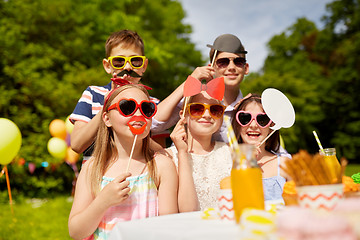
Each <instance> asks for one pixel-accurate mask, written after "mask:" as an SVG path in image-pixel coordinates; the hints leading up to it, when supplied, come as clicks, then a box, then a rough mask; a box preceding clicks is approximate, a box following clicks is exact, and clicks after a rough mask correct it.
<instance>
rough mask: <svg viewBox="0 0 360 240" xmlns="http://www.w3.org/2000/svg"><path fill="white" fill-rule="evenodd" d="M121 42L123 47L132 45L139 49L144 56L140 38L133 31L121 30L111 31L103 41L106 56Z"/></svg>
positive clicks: (142, 43)
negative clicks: (104, 41)
mask: <svg viewBox="0 0 360 240" xmlns="http://www.w3.org/2000/svg"><path fill="white" fill-rule="evenodd" d="M120 44H122V45H123V46H124V47H129V46H134V47H136V48H139V49H140V50H141V54H142V55H143V56H145V49H144V42H143V40H142V38H141V37H140V36H139V35H138V34H137V33H136V32H134V31H131V30H126V29H125V30H121V31H119V32H114V33H112V34H111V35H110V36H109V38H108V39H107V40H106V43H105V54H106V58H108V57H110V54H111V50H112V49H113V48H115V47H117V46H118V45H120Z"/></svg>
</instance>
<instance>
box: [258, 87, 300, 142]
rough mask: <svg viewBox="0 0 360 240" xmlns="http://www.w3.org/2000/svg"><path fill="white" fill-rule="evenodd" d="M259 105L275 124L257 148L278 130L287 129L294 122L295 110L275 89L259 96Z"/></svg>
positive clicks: (268, 89)
mask: <svg viewBox="0 0 360 240" xmlns="http://www.w3.org/2000/svg"><path fill="white" fill-rule="evenodd" d="M261 103H262V105H263V108H264V111H265V113H266V115H268V117H269V118H270V119H271V121H273V122H274V123H275V125H274V126H272V127H270V128H271V129H272V130H273V131H272V132H271V133H270V134H269V135H267V137H266V138H265V139H264V140H263V141H262V142H261V143H260V145H259V147H260V146H261V145H262V144H263V143H264V142H265V141H266V140H267V139H268V138H269V137H270V136H271V135H272V134H273V133H274V132H275V131H276V130H279V129H280V128H289V127H291V126H292V125H293V124H294V122H295V110H294V107H293V105H292V104H291V102H290V101H289V99H288V98H287V97H286V96H285V95H284V94H283V93H282V92H281V91H279V90H277V89H275V88H267V89H265V90H264V91H263V92H262V94H261Z"/></svg>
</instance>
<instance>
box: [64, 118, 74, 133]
mask: <svg viewBox="0 0 360 240" xmlns="http://www.w3.org/2000/svg"><path fill="white" fill-rule="evenodd" d="M69 118H70V115H69V116H68V117H67V118H66V120H65V127H66V131H67V132H68V133H69V134H71V133H72V130H73V129H74V124H72V123H71V122H70V120H69Z"/></svg>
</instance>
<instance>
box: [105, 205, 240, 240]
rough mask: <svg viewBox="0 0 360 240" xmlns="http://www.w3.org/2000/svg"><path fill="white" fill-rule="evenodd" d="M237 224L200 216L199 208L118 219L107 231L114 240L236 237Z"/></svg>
mask: <svg viewBox="0 0 360 240" xmlns="http://www.w3.org/2000/svg"><path fill="white" fill-rule="evenodd" d="M240 236H241V231H240V227H239V226H238V225H236V223H235V222H234V221H227V220H220V219H212V220H210V219H209V220H204V219H202V218H201V212H190V213H178V214H171V215H164V216H160V217H152V218H146V219H140V220H133V221H129V222H120V223H118V224H117V225H116V226H115V227H114V229H113V230H112V232H111V233H110V235H109V239H111V240H112V239H116V240H120V239H121V240H141V239H147V240H176V239H182V240H185V239H192V240H193V239H197V240H199V239H200V240H201V239H206V240H212V239H214V240H219V239H220V240H233V239H234V240H235V239H236V240H238V239H239V237H240Z"/></svg>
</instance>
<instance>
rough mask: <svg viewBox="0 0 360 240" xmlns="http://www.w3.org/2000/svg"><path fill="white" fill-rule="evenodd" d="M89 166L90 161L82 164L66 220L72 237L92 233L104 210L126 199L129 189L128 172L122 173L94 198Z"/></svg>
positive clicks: (78, 237)
mask: <svg viewBox="0 0 360 240" xmlns="http://www.w3.org/2000/svg"><path fill="white" fill-rule="evenodd" d="M89 167H91V162H86V163H85V164H84V165H83V167H82V170H81V172H80V174H79V177H78V179H77V183H76V188H75V189H76V190H75V196H74V202H73V205H72V208H71V212H70V216H69V222H68V227H69V234H70V237H72V238H73V239H83V238H85V237H88V236H90V235H91V234H93V233H94V232H95V230H96V228H97V227H98V225H99V223H100V221H101V219H102V217H103V215H104V214H105V212H106V210H107V209H108V208H109V207H111V206H114V205H118V204H120V203H121V202H122V201H124V200H125V199H127V198H128V193H129V191H130V188H129V187H128V185H129V182H128V181H126V180H125V179H126V178H127V177H129V176H130V173H124V174H121V175H120V176H118V177H117V178H115V179H114V180H113V181H112V182H110V183H109V184H108V185H106V186H105V187H104V189H103V190H102V191H101V192H100V193H99V194H98V195H97V196H96V197H95V198H94V196H93V194H92V193H91V189H90V181H89V174H88V169H89Z"/></svg>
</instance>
